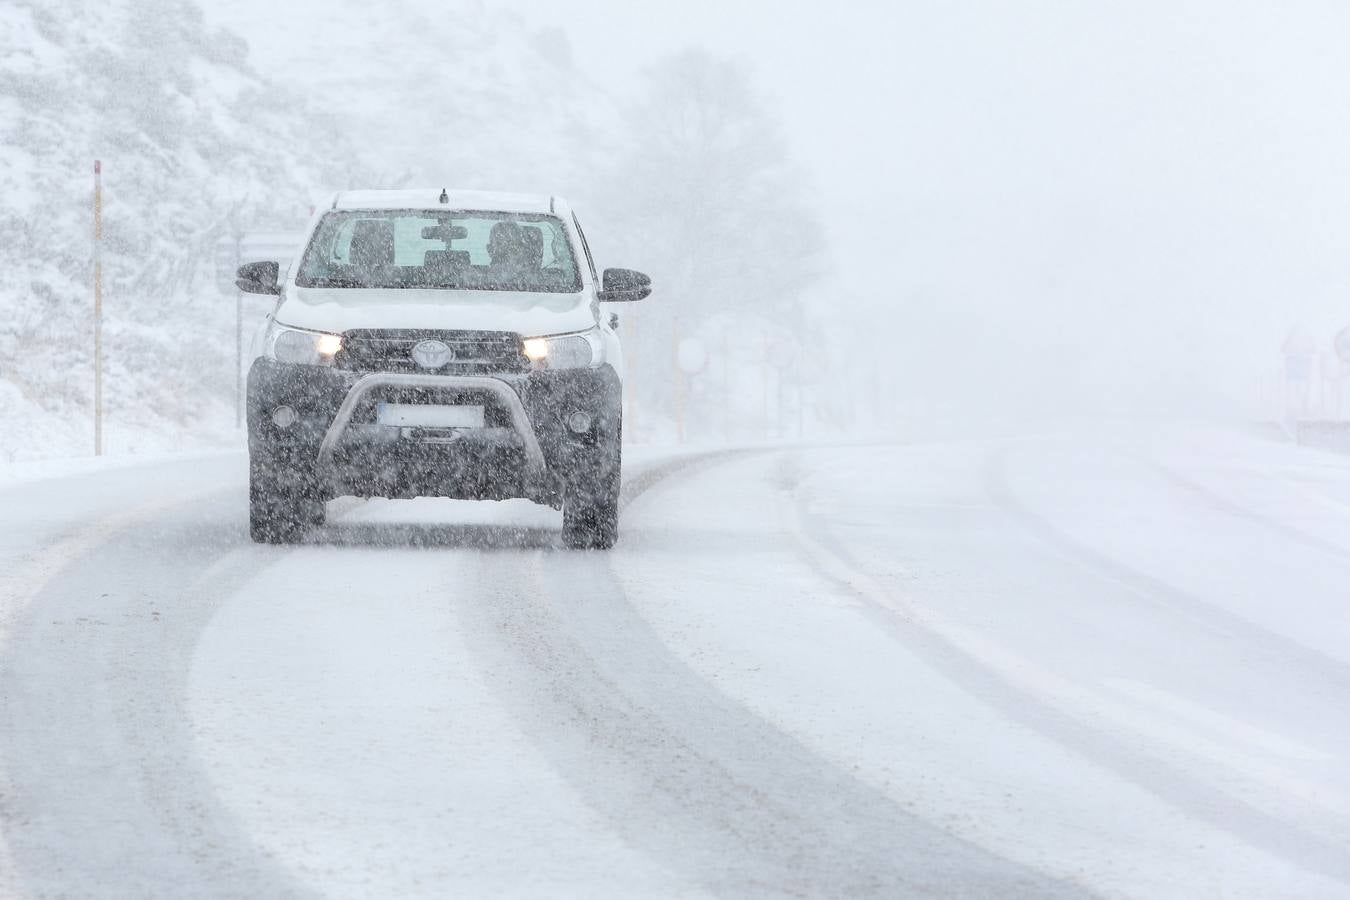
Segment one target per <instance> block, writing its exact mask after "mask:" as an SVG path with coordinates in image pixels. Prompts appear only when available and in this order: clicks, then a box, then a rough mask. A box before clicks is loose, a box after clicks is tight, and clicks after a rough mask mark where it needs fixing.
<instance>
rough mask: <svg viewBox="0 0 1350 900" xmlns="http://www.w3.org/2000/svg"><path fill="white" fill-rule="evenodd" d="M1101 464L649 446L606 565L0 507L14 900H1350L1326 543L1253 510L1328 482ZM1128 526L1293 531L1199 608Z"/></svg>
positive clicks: (1215, 540) (166, 495)
mask: <svg viewBox="0 0 1350 900" xmlns="http://www.w3.org/2000/svg"><path fill="white" fill-rule="evenodd" d="M1092 440H1093V443H1091V444H1090V445H1088V444H1085V442H1083V441H1081V440H1079V441H1069V442H1066V441H1063V440H1061V439H1058V438H1055V437H1035V438H1030V439H1022V440H1016V441H955V442H952V441H948V442H940V443H939V442H932V443H916V444H909V445H892V446H876V447H852V448H849V447H839V448H817V449H809V448H797V449H789V448H782V449H777V450H775V449H760V450H756V451H736V452H725V451H723V452H712V453H706V454H691V453H686V454H683V455H672V454H660V453H652V452H648V453H647V454H646V455H645V456H643V455H641V454H637V458H636V461H635V462H634V463H633V464H631V465H630V466H629V472H628V475H629V477H628V480H627V483H626V487H625V503H626V507H625V523H626V527H625V537H624V539H623V541H622V542H621V544H620V546H619V547H618V548H616V550H615V551H613V552H611V553H608V554H604V553H574V552H567V551H565V550H563V549H561V547H560V545H559V542H558V540H557V524H558V523H557V518H558V517H557V515H556V513H552V512H550V511H547V510H541V509H538V508H536V507H532V506H530V505H528V504H515V503H513V504H480V505H470V504H447V503H439V502H430V501H415V502H411V503H402V504H398V503H368V504H357V503H354V502H349V501H339V502H338V503H335V504H334V505H333V511H332V516H331V521H330V524H329V525H328V526H326V527H325V528H323V529H320V530H318V531H316V532H315V533H313V534H312V535H311V536H310V537H309V538H308V539H307V540H306V542H305V543H303V544H301V545H299V546H296V547H292V548H276V547H258V546H255V545H252V544H251V543H249V542H248V540H247V535H246V533H245V529H244V508H243V507H244V497H243V493H244V492H243V490H242V482H243V466H242V464H241V460H240V459H239V458H238V457H234V456H221V457H219V458H212V459H210V460H206V461H202V460H197V461H192V462H185V463H177V464H165V465H161V466H158V467H155V468H153V469H139V470H138V469H126V470H120V471H117V472H104V473H100V474H97V475H90V476H86V477H70V478H64V479H53V480H48V481H44V482H34V483H31V484H18V485H12V486H10V487H8V488H6V489H5V490H3V491H2V492H0V502H2V503H3V506H0V521H2V522H3V524H4V526H5V528H4V531H3V533H0V562H3V564H4V568H3V572H4V574H3V575H0V628H2V629H3V632H2V633H0V696H3V698H4V704H3V708H0V826H3V831H2V834H3V839H4V841H3V855H0V892H2V893H5V894H7V895H32V896H106V895H124V896H125V895H136V896H185V895H188V896H244V895H248V896H258V895H266V896H344V897H345V896H384V895H391V894H395V895H443V894H445V893H446V892H448V891H452V892H455V893H459V894H462V895H465V896H557V895H559V894H563V895H571V894H585V895H588V896H615V897H633V896H651V897H668V896H688V897H704V896H718V897H742V896H763V897H779V896H811V897H815V896H881V897H892V896H914V895H919V896H942V897H945V896H990V895H998V896H1038V897H1039V896H1058V895H1080V894H1106V895H1115V896H1167V895H1171V896H1194V895H1196V894H1197V893H1206V892H1210V893H1212V892H1223V893H1226V894H1228V895H1231V896H1263V895H1269V893H1271V891H1272V889H1274V888H1279V889H1280V890H1284V891H1292V892H1295V893H1299V894H1301V895H1307V896H1337V895H1338V894H1342V893H1344V892H1345V891H1346V890H1347V886H1350V855H1348V854H1347V853H1346V852H1345V850H1344V847H1345V846H1346V844H1345V838H1346V836H1347V834H1348V833H1350V815H1348V814H1347V809H1348V808H1350V804H1348V803H1347V798H1350V778H1348V777H1347V776H1346V775H1345V774H1344V773H1345V769H1346V767H1345V766H1344V765H1343V760H1344V751H1345V748H1346V736H1347V732H1350V723H1347V720H1346V717H1345V713H1344V711H1343V709H1342V706H1343V704H1340V703H1339V701H1338V700H1337V699H1336V698H1337V697H1339V696H1343V694H1342V691H1341V688H1342V686H1343V685H1342V681H1343V671H1344V667H1345V666H1346V665H1347V660H1346V659H1345V657H1344V655H1342V654H1338V653H1337V651H1336V649H1335V646H1336V645H1335V640H1334V638H1335V637H1336V634H1335V633H1334V632H1335V630H1336V629H1341V628H1344V624H1343V622H1342V620H1341V619H1338V618H1335V615H1334V614H1333V613H1330V612H1328V610H1329V608H1330V607H1329V605H1328V604H1329V602H1330V601H1328V598H1327V591H1328V590H1330V589H1331V588H1330V585H1333V584H1334V583H1335V579H1334V577H1333V576H1331V575H1329V574H1328V573H1327V572H1326V566H1327V565H1330V564H1335V565H1339V564H1340V560H1339V559H1338V558H1337V556H1338V555H1339V553H1340V552H1341V548H1350V540H1346V538H1347V537H1350V536H1348V535H1346V534H1343V533H1342V532H1340V531H1337V530H1336V522H1337V520H1336V519H1335V518H1334V517H1331V516H1330V514H1327V515H1325V516H1321V517H1319V518H1316V519H1315V520H1314V519H1312V518H1310V517H1309V516H1308V515H1304V514H1303V512H1298V515H1296V516H1294V517H1293V518H1291V513H1290V510H1289V508H1287V507H1285V506H1279V505H1278V504H1276V505H1273V506H1272V505H1267V506H1266V507H1264V508H1263V507H1262V506H1261V504H1262V503H1267V504H1271V503H1275V501H1274V500H1272V499H1271V498H1272V497H1275V496H1276V494H1278V500H1279V503H1281V504H1285V503H1289V504H1295V506H1296V507H1297V510H1298V511H1306V509H1307V507H1306V505H1299V504H1306V498H1305V499H1304V500H1297V499H1291V498H1292V497H1293V496H1294V494H1293V493H1291V491H1290V490H1288V488H1287V484H1288V479H1289V478H1290V473H1291V472H1293V473H1295V476H1294V477H1300V476H1298V474H1297V473H1299V472H1307V471H1315V472H1316V473H1317V474H1318V477H1319V478H1322V479H1323V480H1324V481H1326V480H1327V479H1329V481H1327V484H1324V485H1322V486H1321V490H1320V493H1322V494H1325V495H1326V496H1327V497H1328V498H1330V502H1332V503H1334V502H1336V498H1337V497H1339V496H1340V494H1338V493H1337V492H1338V491H1340V490H1342V489H1344V490H1345V492H1346V493H1345V496H1346V497H1347V498H1350V473H1347V472H1346V471H1344V469H1343V468H1337V465H1336V463H1335V462H1333V461H1328V460H1327V459H1326V458H1322V457H1318V458H1317V459H1316V460H1313V461H1309V460H1308V459H1306V458H1304V457H1299V456H1297V455H1295V456H1292V457H1290V456H1288V455H1287V454H1286V455H1283V456H1281V455H1280V454H1279V453H1274V452H1273V451H1271V450H1270V449H1269V448H1268V447H1266V446H1265V445H1262V444H1258V443H1254V442H1252V443H1249V444H1241V446H1242V447H1243V448H1244V449H1245V451H1247V452H1249V453H1250V454H1251V460H1250V465H1249V466H1248V468H1247V469H1245V470H1244V471H1246V472H1247V473H1248V475H1249V476H1250V477H1251V478H1263V477H1266V476H1265V475H1263V474H1262V473H1266V474H1268V475H1269V477H1268V479H1267V480H1265V481H1259V482H1252V483H1251V484H1247V483H1246V482H1244V484H1247V486H1246V487H1245V488H1244V490H1243V491H1242V493H1241V496H1238V497H1234V498H1232V499H1229V498H1225V497H1223V496H1222V494H1221V493H1216V492H1222V491H1224V490H1226V489H1227V488H1226V485H1227V482H1225V480H1224V479H1223V478H1222V477H1219V476H1221V475H1223V474H1224V472H1220V471H1219V470H1218V469H1216V468H1215V466H1214V464H1213V462H1212V459H1213V457H1210V456H1205V455H1203V454H1200V455H1197V454H1196V452H1195V442H1194V440H1192V439H1188V440H1187V441H1186V442H1184V443H1183V444H1182V446H1184V447H1185V448H1186V451H1185V452H1184V453H1183V452H1181V451H1178V450H1175V449H1174V448H1173V447H1172V445H1166V444H1163V445H1159V444H1149V445H1147V446H1141V445H1140V443H1139V442H1138V441H1134V440H1131V439H1130V437H1129V435H1128V434H1125V435H1121V434H1110V435H1097V434H1094V435H1092ZM1225 446H1226V445H1225ZM1230 449H1231V448H1230ZM1272 453H1273V456H1274V457H1277V458H1274V459H1273V461H1272V460H1271V459H1267V456H1266V455H1267V454H1272ZM1223 458H1224V459H1225V461H1226V462H1225V465H1227V464H1228V463H1229V462H1231V454H1228V455H1225V456H1224V457H1223ZM1300 466H1304V467H1307V466H1313V467H1315V468H1312V469H1309V468H1302V469H1300ZM1216 472H1218V475H1216ZM1198 485H1199V486H1203V491H1202V490H1200V489H1198V488H1197V486H1198ZM1253 485H1256V486H1259V488H1260V489H1259V490H1258V489H1257V487H1256V486H1253ZM1280 485H1285V487H1280ZM1305 487H1306V484H1305ZM1113 492H1114V493H1113ZM1205 492H1209V494H1215V496H1210V495H1209V494H1206V493H1205ZM1107 495H1111V496H1112V497H1113V498H1114V499H1113V500H1112V505H1111V506H1110V510H1109V511H1108V512H1106V513H1103V512H1102V511H1101V509H1100V508H1099V509H1096V510H1095V511H1091V512H1089V509H1088V507H1087V506H1086V505H1085V504H1084V503H1083V502H1082V500H1083V499H1084V498H1086V497H1093V498H1098V499H1100V498H1102V497H1105V496H1107ZM1328 509H1329V508H1328ZM1323 512H1324V513H1326V510H1325V509H1324V510H1323ZM1150 515H1151V516H1156V517H1163V518H1165V519H1169V520H1170V519H1172V518H1176V519H1179V520H1180V519H1185V520H1186V523H1187V524H1188V525H1191V524H1194V525H1196V526H1198V527H1196V528H1194V529H1191V534H1190V536H1189V537H1186V538H1185V540H1188V541H1190V542H1191V543H1193V544H1194V546H1193V547H1191V548H1190V552H1191V554H1192V556H1193V557H1194V558H1207V557H1208V556H1212V555H1222V554H1224V553H1225V552H1228V551H1230V550H1232V549H1233V548H1240V547H1246V546H1248V543H1249V542H1254V541H1264V542H1267V544H1268V543H1269V542H1270V541H1271V540H1272V539H1274V540H1278V541H1280V542H1281V543H1280V544H1278V546H1273V547H1270V548H1269V549H1268V550H1267V553H1266V557H1265V558H1263V559H1262V558H1248V559H1246V560H1245V561H1244V562H1243V564H1242V565H1243V566H1244V567H1245V568H1246V569H1247V570H1248V571H1246V572H1245V574H1246V576H1247V577H1246V585H1247V587H1246V588H1245V589H1244V590H1228V587H1229V584H1228V582H1227V581H1225V580H1223V579H1221V578H1219V577H1218V575H1216V574H1215V573H1214V572H1209V573H1208V574H1207V575H1206V576H1205V577H1201V575H1202V574H1203V573H1197V572H1196V571H1194V569H1193V568H1191V567H1187V566H1186V565H1185V557H1184V556H1183V555H1181V554H1165V553H1162V552H1160V549H1159V547H1160V545H1158V544H1157V543H1150V541H1149V539H1148V538H1149V536H1148V535H1147V534H1143V535H1142V536H1141V533H1140V529H1139V528H1138V527H1137V526H1138V524H1139V517H1141V516H1150ZM1319 515H1320V514H1319ZM1202 534H1204V535H1207V536H1206V537H1204V538H1203V540H1202V539H1201V537H1200V535H1202ZM1156 537H1157V536H1156V535H1155V536H1154V538H1155V540H1156ZM1178 540H1180V539H1179V538H1178V537H1177V535H1176V534H1169V535H1168V541H1169V543H1170V544H1175V543H1176V542H1177V541H1178ZM1310 558H1317V559H1320V560H1321V564H1320V567H1319V565H1318V564H1316V563H1310V562H1309V559H1310ZM1293 563H1297V564H1298V565H1300V566H1303V567H1305V568H1306V569H1307V572H1306V574H1305V576H1304V577H1302V578H1301V580H1297V583H1295V581H1294V580H1292V579H1290V578H1289V577H1288V576H1287V575H1285V576H1284V584H1285V586H1286V587H1289V588H1291V589H1292V588H1298V590H1299V593H1298V597H1297V599H1296V600H1290V601H1289V602H1291V603H1293V604H1295V605H1296V606H1297V607H1298V612H1299V613H1300V616H1295V617H1290V616H1280V615H1277V614H1274V613H1272V612H1270V611H1269V609H1268V607H1267V606H1262V605H1260V601H1261V599H1262V596H1263V595H1262V592H1261V590H1260V586H1261V584H1262V583H1263V582H1262V581H1261V579H1262V578H1264V577H1270V578H1273V577H1274V576H1273V575H1270V574H1269V573H1268V572H1267V571H1266V567H1270V568H1271V569H1279V568H1281V567H1285V566H1288V565H1291V564H1293ZM1281 571H1282V569H1281ZM1206 579H1208V580H1206ZM1314 615H1321V616H1322V618H1323V620H1324V627H1323V628H1322V631H1323V632H1332V633H1331V634H1328V635H1327V636H1326V637H1325V638H1319V636H1318V635H1317V634H1316V633H1314V632H1312V631H1309V630H1305V628H1304V626H1303V625H1302V624H1301V623H1302V621H1303V619H1304V618H1307V617H1309V616H1314Z"/></svg>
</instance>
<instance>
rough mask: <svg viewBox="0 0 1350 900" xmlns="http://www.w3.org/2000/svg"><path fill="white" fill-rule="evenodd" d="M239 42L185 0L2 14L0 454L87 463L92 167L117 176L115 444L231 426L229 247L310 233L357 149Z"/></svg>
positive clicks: (111, 340)
mask: <svg viewBox="0 0 1350 900" xmlns="http://www.w3.org/2000/svg"><path fill="white" fill-rule="evenodd" d="M340 141H341V137H340V136H339V135H337V134H336V133H335V132H334V131H332V130H331V129H329V128H328V127H327V125H326V124H325V123H324V121H323V119H322V118H321V116H320V115H318V114H317V113H316V112H314V107H312V106H311V105H309V104H307V103H306V102H305V101H304V99H303V98H295V97H293V96H288V95H287V93H286V92H285V91H284V90H283V89H281V88H280V87H278V85H277V84H275V83H273V82H269V81H267V80H266V79H264V78H262V77H260V76H259V75H258V73H257V72H256V71H255V70H254V69H253V68H251V67H250V65H249V63H248V62H247V45H246V44H245V43H244V41H243V40H242V39H241V38H240V37H238V36H237V35H234V34H230V33H228V32H225V31H222V30H218V29H214V30H211V29H207V28H206V27H205V26H204V23H203V20H202V16H201V13H200V11H199V10H198V9H197V8H196V7H194V6H192V5H190V4H184V3H178V2H171V0H143V2H133V0H112V2H108V3H103V4H99V5H94V4H87V3H83V2H80V0H33V2H29V0H17V2H16V3H10V4H7V5H5V6H4V7H0V197H3V198H4V199H3V205H2V206H0V420H3V421H4V423H5V428H4V429H3V430H0V459H4V458H16V457H30V456H52V455H68V454H72V453H79V452H87V451H88V447H89V445H90V442H91V424H90V403H91V396H92V389H93V366H92V358H91V341H92V325H93V309H92V306H93V304H92V293H91V281H92V278H91V271H92V263H91V246H92V230H93V226H92V212H91V199H92V189H93V161H94V159H96V158H101V159H102V160H103V165H104V211H105V216H104V228H105V230H104V237H105V251H104V252H105V256H104V272H105V323H106V328H107V335H106V340H107V393H106V397H107V405H108V417H109V420H108V428H109V431H108V434H109V443H110V446H111V449H113V450H114V451H119V450H132V449H137V448H139V447H141V446H144V445H145V444H146V443H147V442H153V443H154V444H155V445H159V446H163V445H166V444H169V445H172V444H174V443H178V442H182V441H187V442H194V441H199V440H201V439H207V438H210V437H212V436H215V437H219V436H220V434H219V433H220V432H221V431H222V430H226V431H227V430H228V428H229V427H230V426H231V424H232V422H231V421H230V418H231V417H230V414H229V411H230V406H231V404H232V398H231V393H230V392H231V390H232V388H233V370H232V366H233V359H234V356H233V353H234V338H233V310H232V306H231V304H229V303H228V302H227V301H226V300H225V298H222V297H221V296H220V294H219V293H218V292H217V289H216V287H215V279H214V275H213V272H212V268H211V267H212V247H213V245H214V243H215V242H216V240H217V239H218V238H220V237H221V236H224V235H227V234H229V233H231V232H232V231H234V230H237V229H240V228H247V227H257V226H258V225H268V224H271V225H273V226H274V227H288V226H291V227H293V226H294V225H295V223H297V222H298V221H303V218H304V216H305V214H306V213H307V211H308V205H309V203H310V196H309V193H308V191H310V190H312V186H314V185H322V184H332V183H342V182H343V181H345V180H346V179H347V178H349V177H350V176H351V174H352V172H351V169H352V168H353V166H352V163H351V158H352V157H351V155H350V154H347V153H343V152H332V151H333V150H335V149H336V147H335V144H339V143H340Z"/></svg>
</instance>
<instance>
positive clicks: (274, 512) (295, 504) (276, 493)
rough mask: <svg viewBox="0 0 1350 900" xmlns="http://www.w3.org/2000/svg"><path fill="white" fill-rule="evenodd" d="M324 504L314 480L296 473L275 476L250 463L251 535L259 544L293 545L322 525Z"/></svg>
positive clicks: (262, 466)
mask: <svg viewBox="0 0 1350 900" xmlns="http://www.w3.org/2000/svg"><path fill="white" fill-rule="evenodd" d="M325 515H326V510H325V509H324V504H323V501H322V500H321V499H319V495H318V492H317V490H316V489H315V487H314V485H313V483H312V479H311V478H309V477H307V476H306V475H305V474H303V473H299V472H294V471H283V472H279V473H278V472H272V471H269V469H268V468H267V466H265V465H260V464H258V463H256V462H251V463H250V465H249V478H248V532H249V537H251V538H253V541H254V542H255V543H258V544H290V543H294V542H295V541H297V540H299V539H300V538H301V537H303V536H304V534H305V531H306V530H307V529H309V528H311V527H314V526H318V525H322V524H323V522H324V518H325Z"/></svg>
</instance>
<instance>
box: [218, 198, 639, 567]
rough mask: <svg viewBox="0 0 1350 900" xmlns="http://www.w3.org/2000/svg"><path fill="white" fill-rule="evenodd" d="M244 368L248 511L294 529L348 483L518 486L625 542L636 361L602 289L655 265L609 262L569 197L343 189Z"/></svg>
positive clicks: (353, 486) (588, 527)
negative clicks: (632, 363)
mask: <svg viewBox="0 0 1350 900" xmlns="http://www.w3.org/2000/svg"><path fill="white" fill-rule="evenodd" d="M237 284H238V285H239V287H240V289H241V290H244V291H247V292H249V293H255V294H275V295H277V304H276V307H275V309H274V310H273V311H272V313H271V315H269V316H268V319H267V322H266V325H265V327H264V328H263V329H262V330H261V331H260V332H259V337H258V339H257V340H256V341H255V346H254V357H255V358H254V360H253V362H252V365H251V367H250V369H249V374H248V428H249V460H250V489H249V519H250V532H251V534H252V537H253V539H254V540H255V541H259V542H268V543H282V542H290V541H294V540H296V539H297V538H299V537H300V536H301V535H302V534H303V533H304V531H305V530H306V529H307V528H308V527H311V526H314V525H318V524H322V522H323V521H324V515H325V512H324V509H325V507H324V504H325V503H326V501H328V500H330V499H332V498H334V497H338V496H349V495H350V496H357V497H391V498H411V497H424V496H430V497H454V498H460V499H506V498H512V497H525V498H528V499H530V500H533V501H535V502H538V503H544V504H548V505H551V506H554V507H557V508H561V509H562V511H563V538H564V540H565V542H566V543H567V544H568V545H569V546H572V547H577V548H597V549H607V548H609V547H611V546H613V544H614V542H615V540H616V539H617V538H618V519H619V512H618V500H619V485H620V478H621V461H622V452H621V435H622V428H623V422H622V409H623V403H622V393H623V366H622V356H621V354H620V349H619V338H618V335H617V334H616V333H615V330H614V328H613V327H612V323H611V321H610V316H608V315H607V314H603V313H602V312H601V305H600V304H602V303H614V302H623V301H634V300H640V299H642V298H644V297H646V296H647V295H648V294H650V293H651V280H650V279H649V278H648V277H647V276H645V275H643V274H642V273H640V272H635V271H632V270H629V269H607V270H606V271H605V273H604V276H603V279H602V278H600V277H598V276H597V274H596V270H595V265H594V262H593V261H592V257H591V252H590V249H589V247H588V246H587V244H586V238H585V235H584V234H583V233H582V230H581V225H580V223H579V222H578V221H577V219H576V216H575V215H574V214H573V213H572V211H571V210H570V209H569V207H568V205H567V204H566V202H564V201H563V200H562V199H561V198H558V197H548V196H523V195H514V194H490V193H478V192H465V191H447V190H435V189H433V190H406V191H351V192H344V193H341V194H338V195H337V196H336V197H334V198H333V201H332V203H331V205H330V207H329V208H327V209H325V210H322V211H321V212H319V213H318V214H317V215H316V216H315V217H314V220H313V221H312V222H311V224H310V228H309V230H308V232H307V233H306V236H305V240H304V242H303V245H302V248H301V250H300V251H299V253H298V255H297V257H296V259H295V260H294V261H293V262H292V263H291V265H290V268H289V269H288V271H287V272H286V274H285V278H284V280H283V279H282V278H281V273H280V272H279V266H278V265H277V263H274V262H258V263H251V264H249V265H246V266H242V267H240V269H239V272H238V280H237Z"/></svg>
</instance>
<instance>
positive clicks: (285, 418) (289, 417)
mask: <svg viewBox="0 0 1350 900" xmlns="http://www.w3.org/2000/svg"><path fill="white" fill-rule="evenodd" d="M298 418H300V416H299V415H297V414H296V412H295V410H293V409H291V408H290V407H289V406H278V407H277V408H276V410H275V411H274V412H273V413H272V424H273V425H275V426H277V427H278V428H290V427H291V426H292V425H294V424H295V420H296V419H298Z"/></svg>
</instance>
